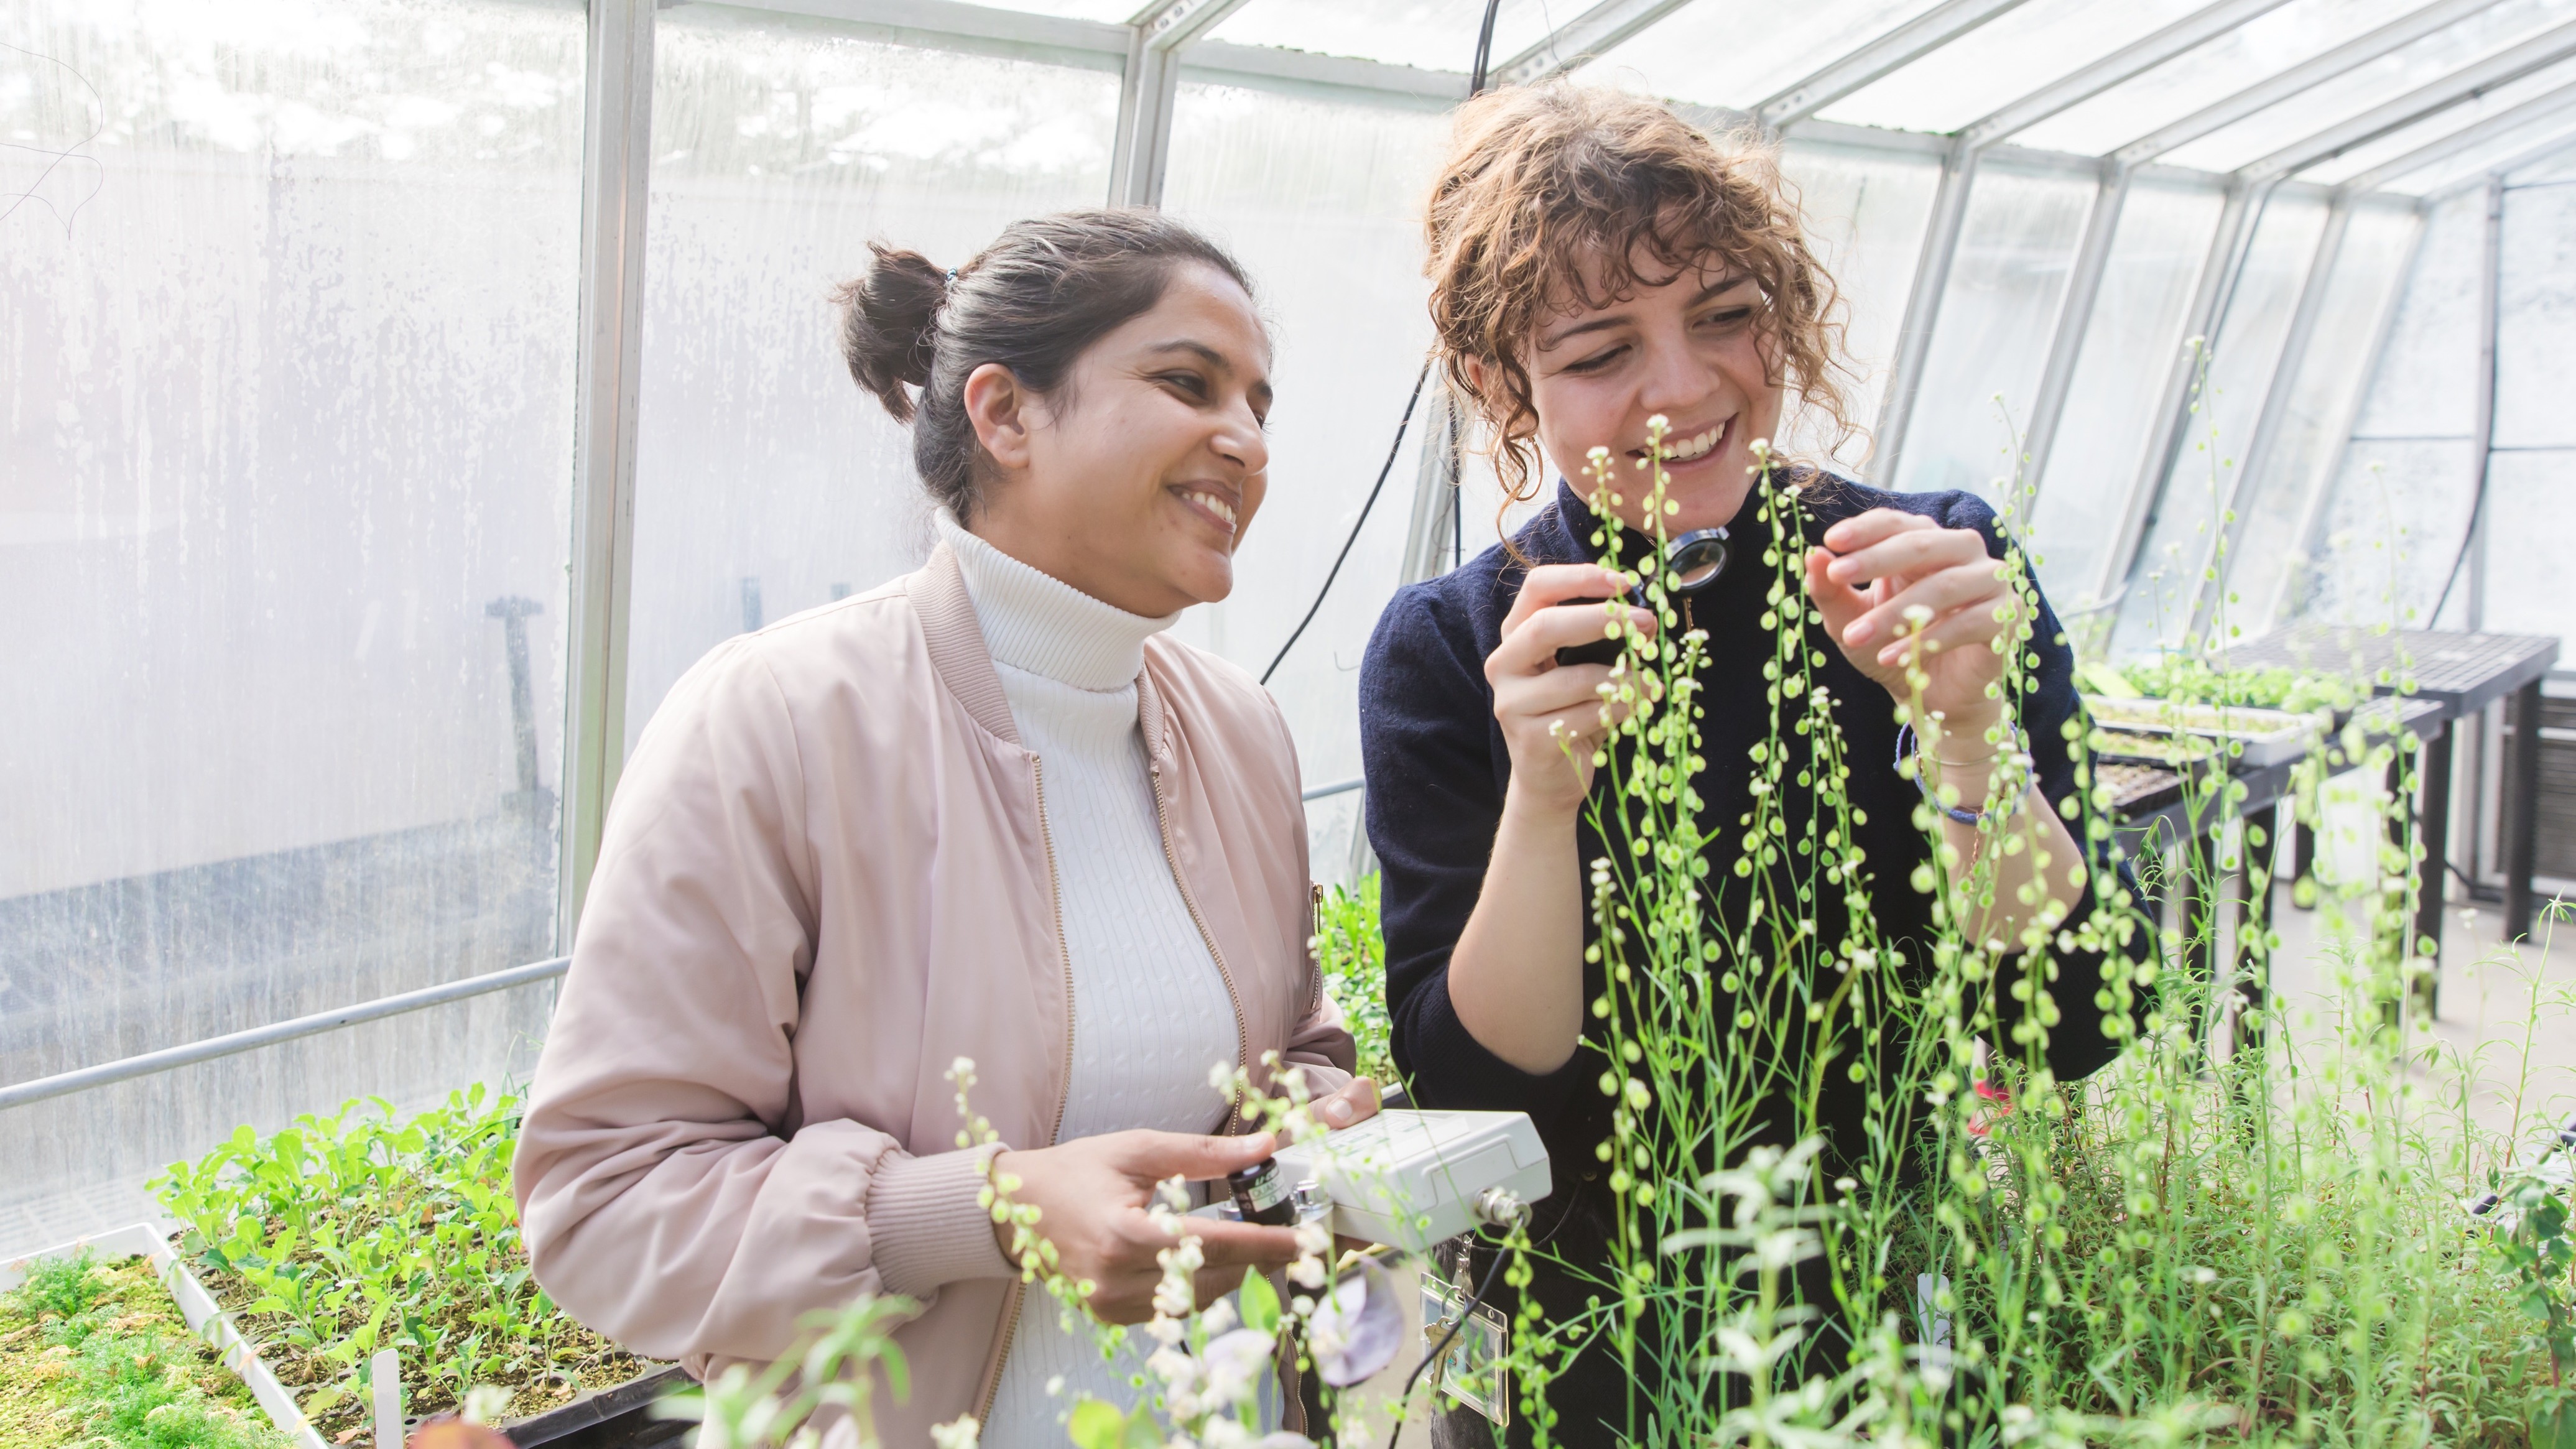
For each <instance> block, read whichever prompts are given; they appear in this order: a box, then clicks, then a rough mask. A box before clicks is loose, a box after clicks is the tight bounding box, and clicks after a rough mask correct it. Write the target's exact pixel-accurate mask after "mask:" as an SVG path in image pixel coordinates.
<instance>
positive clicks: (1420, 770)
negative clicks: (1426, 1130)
mask: <svg viewBox="0 0 2576 1449" xmlns="http://www.w3.org/2000/svg"><path fill="white" fill-rule="evenodd" d="M1492 719H1493V694H1492V690H1491V688H1490V687H1489V686H1488V685H1487V684H1486V682H1485V671H1484V658H1483V655H1482V654H1481V653H1480V652H1479V651H1478V650H1477V648H1476V638H1475V631H1474V628H1473V625H1472V623H1471V622H1470V621H1469V620H1468V619H1467V618H1466V617H1465V615H1464V613H1463V612H1462V611H1461V610H1459V609H1458V608H1457V607H1456V605H1455V603H1454V601H1453V600H1451V599H1449V598H1448V597H1446V596H1445V595H1443V594H1442V593H1440V592H1439V591H1438V590H1437V588H1436V587H1435V586H1433V585H1415V586H1413V587H1411V588H1408V589H1406V590H1404V591H1402V592H1401V593H1399V594H1397V595H1396V597H1395V599H1394V601H1393V602H1391V603H1389V604H1388V605H1387V608H1386V612H1385V613H1384V614H1383V615H1381V616H1380V617H1379V620H1378V627H1377V632H1376V633H1375V634H1374V635H1373V636H1372V637H1371V638H1370V640H1369V647H1368V653H1367V655H1366V656H1365V658H1364V659H1363V660H1362V662H1361V664H1360V757H1361V764H1362V768H1363V770H1364V771H1365V772H1366V774H1367V777H1368V805H1367V809H1368V833H1369V845H1370V846H1371V848H1373V849H1374V850H1376V852H1377V856H1378V860H1379V863H1380V870H1381V874H1380V877H1379V884H1378V890H1379V914H1380V919H1381V921H1382V923H1383V927H1384V930H1385V933H1386V996H1387V1014H1388V1017H1389V1019H1390V1025H1391V1027H1392V1035H1393V1039H1394V1040H1393V1046H1394V1054H1395V1065H1396V1070H1397V1071H1399V1072H1401V1073H1402V1074H1403V1075H1404V1078H1405V1081H1406V1083H1407V1086H1408V1088H1409V1089H1410V1091H1411V1092H1412V1094H1413V1097H1414V1100H1415V1101H1417V1102H1418V1103H1420V1104H1421V1105H1423V1106H1425V1107H1441V1108H1456V1109H1465V1110H1479V1111H1519V1112H1527V1113H1530V1114H1531V1115H1532V1116H1543V1115H1545V1114H1547V1113H1549V1112H1552V1111H1554V1110H1556V1109H1557V1108H1559V1107H1561V1106H1562V1105H1563V1104H1564V1102H1565V1100H1566V1098H1567V1097H1568V1095H1569V1094H1570V1093H1571V1092H1572V1090H1573V1087H1574V1084H1575V1083H1576V1082H1578V1081H1580V1080H1582V1079H1583V1078H1584V1077H1586V1076H1588V1075H1590V1073H1591V1072H1592V1071H1593V1070H1595V1069H1594V1068H1591V1067H1589V1066H1588V1065H1587V1064H1586V1058H1585V1056H1584V1054H1583V1053H1582V1052H1579V1051H1578V1052H1576V1053H1575V1055H1574V1056H1573V1058H1571V1059H1570V1060H1568V1062H1567V1063H1566V1065H1564V1066H1563V1067H1560V1068H1558V1069H1557V1070H1556V1071H1554V1072H1551V1073H1547V1074H1545V1075H1539V1076H1533V1075H1532V1074H1530V1073H1528V1072H1524V1071H1522V1070H1520V1069H1519V1068H1517V1067H1515V1066H1513V1065H1512V1064H1510V1063H1509V1062H1506V1061H1504V1060H1503V1059H1502V1058H1500V1057H1498V1056H1496V1055H1494V1054H1493V1053H1492V1052H1490V1051H1488V1050H1486V1048H1485V1045H1484V1043H1482V1042H1480V1041H1478V1040H1476V1037H1475V1034H1474V1033H1472V1032H1470V1031H1469V1030H1468V1029H1467V1027H1466V1024H1465V1023H1464V1022H1461V1021H1460V1020H1459V1019H1458V1012H1457V1008H1456V1007H1455V1005H1453V1004H1452V1003H1451V1001H1450V999H1449V956H1450V952H1451V950H1452V948H1454V947H1455V946H1456V945H1457V943H1458V937H1459V936H1460V934H1461V933H1463V932H1464V931H1465V930H1466V928H1467V918H1468V916H1470V915H1471V914H1473V913H1474V911H1475V909H1476V899H1477V896H1478V894H1479V892H1480V891H1481V890H1482V888H1483V885H1484V878H1485V865H1486V862H1487V860H1488V859H1489V858H1490V857H1491V855H1492V853H1493V846H1494V832H1495V830H1496V829H1497V828H1498V827H1499V826H1500V825H1501V823H1502V804H1503V802H1502V787H1501V784H1500V782H1501V781H1502V780H1503V779H1504V778H1505V776H1504V774H1503V767H1502V766H1501V765H1500V763H1499V762H1498V761H1496V759H1495V758H1494V753H1493V751H1494V745H1493V743H1492V733H1491V721H1492Z"/></svg>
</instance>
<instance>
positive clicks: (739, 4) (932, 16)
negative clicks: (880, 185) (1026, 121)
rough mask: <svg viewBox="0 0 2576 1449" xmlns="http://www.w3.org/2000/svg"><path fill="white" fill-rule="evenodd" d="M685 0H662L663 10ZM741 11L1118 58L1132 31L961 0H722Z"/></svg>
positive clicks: (911, 37)
mask: <svg viewBox="0 0 2576 1449" xmlns="http://www.w3.org/2000/svg"><path fill="white" fill-rule="evenodd" d="M675 3H679V4H685V3H687V0H663V7H664V8H665V9H669V8H672V7H673V5H674V4H675ZM724 3H725V4H726V5H728V6H731V7H733V8H735V9H741V10H766V11H769V12H771V13H772V14H778V15H803V16H809V17H811V18H813V19H816V20H834V21H839V22H840V23H842V24H844V25H852V26H858V27H860V28H863V29H866V30H871V31H875V32H878V33H880V34H881V35H883V36H884V38H886V39H889V40H893V41H896V42H897V43H899V44H911V45H926V46H937V45H939V44H940V43H941V42H943V41H950V42H953V41H959V40H980V41H985V42H999V43H1003V44H1007V45H1015V46H1033V47H1035V48H1037V49H1040V50H1053V51H1063V52H1070V53H1074V54H1079V55H1087V56H1097V57H1101V58H1104V59H1118V60H1123V59H1125V57H1126V55H1127V42H1128V40H1129V38H1130V37H1131V36H1132V35H1133V33H1134V32H1132V31H1131V30H1130V29H1129V28H1128V27H1126V26H1124V25H1113V24H1111V23H1109V22H1108V21H1105V20H1075V19H1072V18H1069V17H1067V16H1062V15H1041V14H1038V13H1036V12H1035V11H1029V10H1004V9H1000V8H999V7H996V6H992V5H971V4H965V3H961V0H724Z"/></svg>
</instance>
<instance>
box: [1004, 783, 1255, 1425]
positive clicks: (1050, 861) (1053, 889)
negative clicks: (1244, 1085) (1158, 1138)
mask: <svg viewBox="0 0 2576 1449" xmlns="http://www.w3.org/2000/svg"><path fill="white" fill-rule="evenodd" d="M1029 779H1030V780H1031V781H1032V782H1033V783H1034V784H1035V786H1036V788H1037V797H1038V839H1039V840H1041V841H1043V842H1045V844H1046V862H1047V899H1048V901H1049V903H1050V904H1052V905H1053V906H1054V908H1055V954H1056V959H1057V960H1059V961H1062V962H1063V963H1064V1084H1063V1085H1062V1086H1061V1087H1059V1088H1058V1089H1057V1090H1056V1097H1055V1122H1054V1123H1053V1124H1052V1125H1051V1126H1049V1127H1048V1128H1047V1146H1049V1147H1053V1146H1055V1140H1056V1137H1057V1136H1058V1135H1059V1134H1061V1133H1062V1132H1063V1131H1064V1109H1065V1105H1066V1103H1067V1102H1068V1101H1070V1100H1071V1099H1072V1096H1073V948H1072V947H1070V946H1068V945H1066V944H1065V939H1064V883H1063V881H1061V880H1060V879H1058V877H1057V875H1056V868H1055V832H1054V831H1053V830H1051V829H1049V828H1048V826H1047V809H1046V762H1045V761H1044V760H1041V759H1039V758H1038V757H1037V756H1035V755H1031V756H1029ZM1162 798H1163V792H1162V788H1161V787H1160V786H1159V785H1157V786H1156V787H1155V791H1154V800H1155V809H1156V810H1157V812H1159V811H1160V810H1161V808H1162ZM1163 853H1164V855H1165V856H1166V857H1168V856H1169V855H1170V854H1171V847H1170V845H1169V844H1168V843H1166V844H1165V846H1164V848H1163ZM1188 894H1189V893H1188V892H1187V891H1183V892H1182V898H1183V899H1184V900H1186V899H1188ZM1191 914H1192V915H1193V916H1195V915H1196V914H1197V908H1196V907H1195V906H1193V907H1192V908H1191ZM1202 930H1203V931H1204V928H1202ZM1210 949H1214V948H1213V947H1211V948H1210ZM1217 969H1218V970H1219V971H1223V970H1224V969H1225V965H1224V963H1223V962H1219V963H1218V964H1217ZM1233 990H1234V983H1233V982H1232V981H1230V980H1229V981H1228V982H1227V983H1226V991H1227V993H1228V994H1232V992H1233ZM1234 1029H1235V1032H1236V1034H1237V1035H1238V1037H1239V1036H1240V1035H1241V1033H1242V1031H1243V1011H1242V1009H1241V1008H1240V1007H1238V1008H1236V1010H1235V1013H1234ZM1007 1291H1008V1293H1009V1295H1010V1301H1009V1302H1008V1303H1006V1304H1004V1305H1003V1308H1002V1341H1001V1348H1000V1351H999V1352H997V1353H995V1354H994V1355H993V1367H992V1369H991V1370H990V1372H989V1373H988V1374H987V1375H986V1376H985V1379H984V1391H983V1392H982V1393H980V1394H978V1395H976V1396H975V1422H976V1423H978V1424H981V1423H985V1422H987V1421H989V1420H990V1419H991V1418H992V1416H993V1396H994V1395H995V1394H998V1393H1000V1392H1001V1390H1002V1369H1003V1367H1004V1366H1005V1365H1007V1364H1008V1363H1009V1362H1010V1361H1011V1341H1012V1339H1013V1337H1014V1336H1016V1335H1017V1334H1018V1333H1019V1330H1020V1304H1021V1302H1022V1300H1023V1299H1025V1298H1027V1296H1028V1282H1027V1280H1026V1279H1022V1278H1014V1279H1012V1280H1011V1286H1010V1288H1009V1289H1008V1290H1007Z"/></svg>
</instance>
